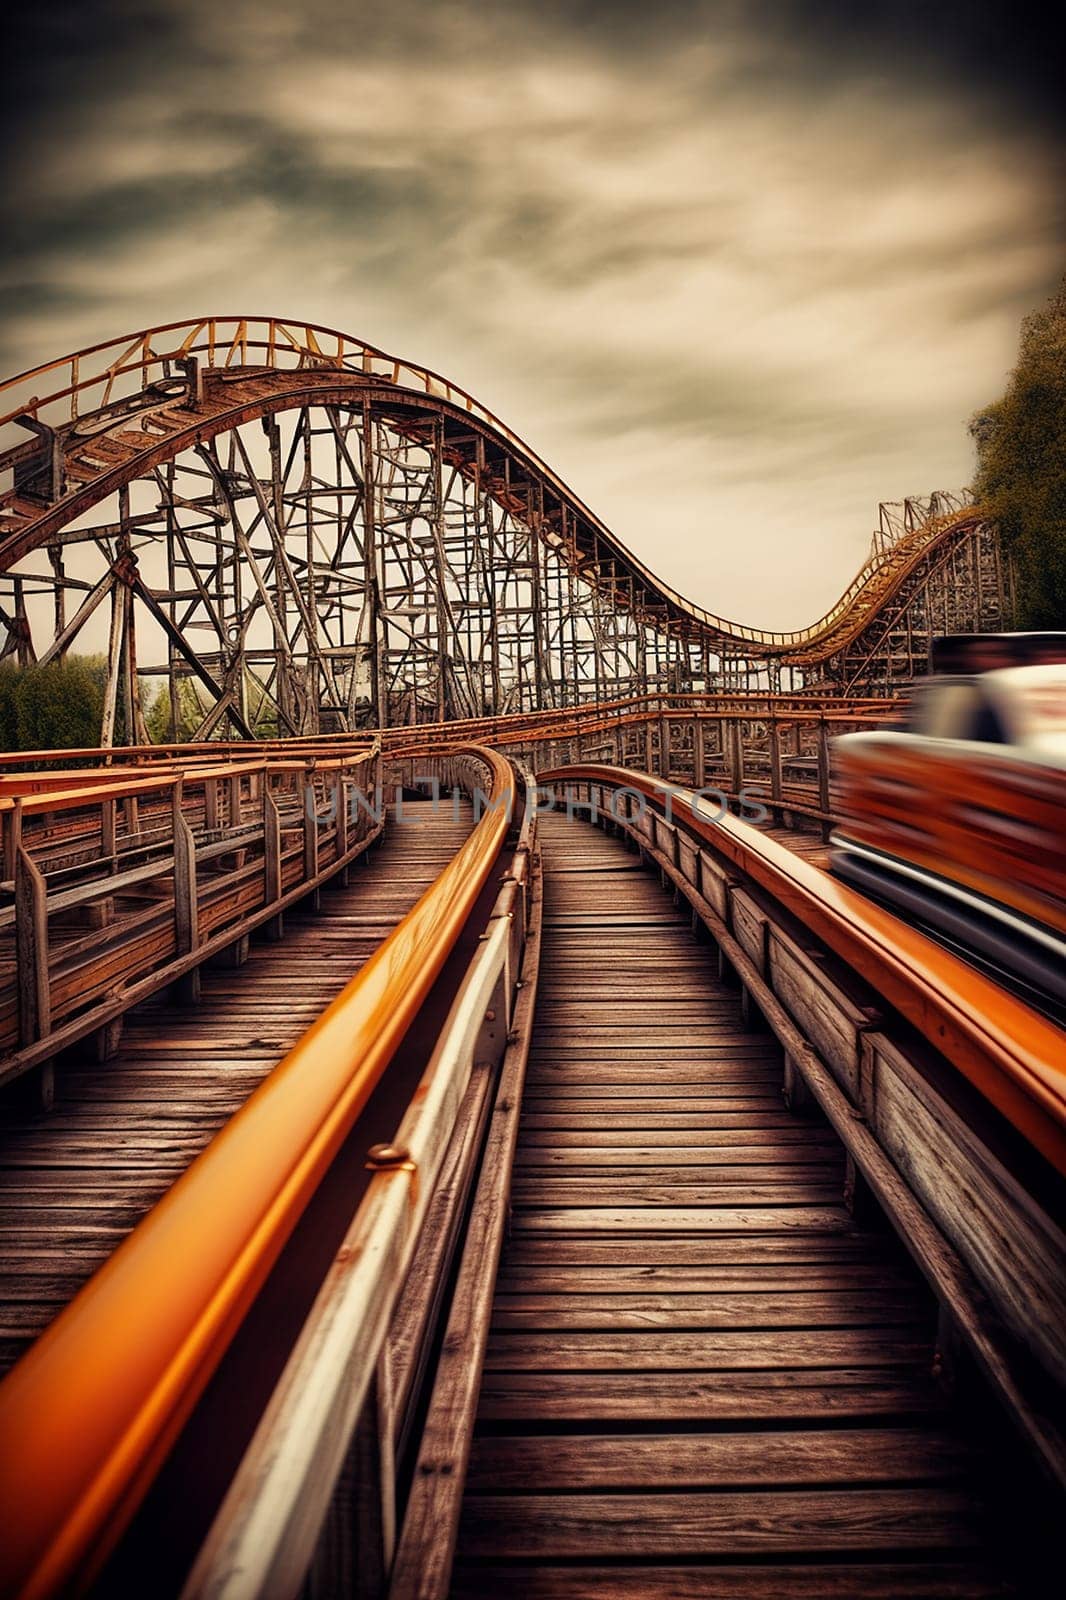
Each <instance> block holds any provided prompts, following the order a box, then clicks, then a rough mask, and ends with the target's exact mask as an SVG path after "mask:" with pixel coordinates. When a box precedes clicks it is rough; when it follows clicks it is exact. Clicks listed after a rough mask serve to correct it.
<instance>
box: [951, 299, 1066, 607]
mask: <svg viewBox="0 0 1066 1600" xmlns="http://www.w3.org/2000/svg"><path fill="white" fill-rule="evenodd" d="M970 432H971V433H972V435H973V437H974V441H975V443H976V445H977V476H976V478H975V481H974V492H975V495H976V498H977V501H978V503H979V504H980V505H981V506H982V507H984V508H985V509H986V510H987V511H988V512H989V514H990V515H991V516H992V517H994V518H995V520H996V521H997V522H998V524H999V529H1000V535H1001V537H1002V539H1003V543H1004V546H1005V548H1006V549H1007V550H1008V551H1009V552H1010V554H1011V556H1012V557H1013V560H1014V568H1015V573H1016V576H1017V591H1018V618H1017V621H1018V625H1019V626H1020V627H1023V628H1063V627H1066V279H1064V280H1063V283H1062V285H1061V287H1060V288H1059V290H1058V291H1057V293H1056V294H1055V295H1053V296H1052V298H1051V300H1050V301H1049V302H1048V304H1047V305H1046V306H1045V307H1043V309H1041V310H1040V311H1034V312H1033V313H1032V314H1031V315H1030V316H1028V317H1026V318H1025V321H1024V322H1023V323H1022V332H1021V344H1020V348H1019V352H1018V363H1017V366H1016V367H1015V368H1014V371H1013V373H1012V374H1011V377H1010V381H1009V383H1008V384H1007V389H1006V393H1005V394H1004V395H1003V398H1002V399H1001V400H997V401H996V402H995V404H994V405H991V406H988V407H987V409H986V410H984V411H981V412H979V413H978V414H977V416H976V417H974V419H973V421H972V422H971V424H970Z"/></svg>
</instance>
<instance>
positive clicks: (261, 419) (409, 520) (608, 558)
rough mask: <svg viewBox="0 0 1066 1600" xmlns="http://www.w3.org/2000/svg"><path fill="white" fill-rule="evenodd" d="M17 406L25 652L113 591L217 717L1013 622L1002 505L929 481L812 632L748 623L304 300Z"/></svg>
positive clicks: (843, 657)
mask: <svg viewBox="0 0 1066 1600" xmlns="http://www.w3.org/2000/svg"><path fill="white" fill-rule="evenodd" d="M0 407H2V408H3V415H2V416H0V430H2V434H0V444H2V445H5V446H6V448H5V449H4V450H3V453H2V454H0V468H3V469H4V470H5V473H6V475H7V482H6V483H5V486H4V491H3V493H2V496H0V572H2V573H8V574H10V575H11V579H10V582H11V583H12V588H11V590H10V593H9V596H8V598H7V599H6V600H5V602H4V605H5V610H6V620H7V623H8V641H7V648H8V649H9V650H17V651H18V652H19V654H20V657H21V658H22V659H24V660H30V659H33V657H34V656H35V655H36V656H38V657H41V656H45V657H46V658H51V657H52V656H54V655H55V654H62V652H63V651H64V650H65V649H66V648H67V646H68V645H69V643H70V642H71V640H72V639H73V638H74V637H75V636H76V635H77V634H78V632H79V631H80V630H81V629H82V628H84V626H85V624H86V623H87V622H88V621H89V619H90V617H91V616H92V615H93V614H94V613H97V612H99V616H101V617H102V616H103V615H104V611H100V610H99V608H100V607H101V606H102V603H103V602H104V601H105V600H107V599H110V611H111V630H110V644H111V646H112V649H111V654H112V655H114V654H115V653H116V651H115V646H123V645H125V647H126V650H127V654H130V653H131V647H130V645H129V642H128V641H129V639H130V635H131V633H132V634H133V636H134V642H133V645H132V659H133V661H134V668H133V676H134V677H135V675H136V671H137V665H138V658H137V655H136V651H137V638H138V636H139V637H140V640H141V655H140V658H139V666H140V669H141V670H142V672H143V670H144V668H145V666H146V665H148V666H149V667H152V668H159V667H161V665H162V661H161V658H162V657H163V656H168V657H169V663H168V664H169V672H170V677H171V680H173V678H174V677H175V675H177V676H179V677H184V678H195V680H196V683H197V685H198V686H199V688H198V692H199V693H200V695H201V704H202V706H203V710H204V718H203V720H204V723H205V724H206V730H205V731H210V729H211V728H212V727H213V726H214V725H215V724H216V723H217V722H218V721H219V720H220V719H225V718H227V717H228V718H229V720H230V721H231V722H232V723H233V724H234V727H235V728H236V730H237V731H238V732H243V731H244V728H243V727H242V726H241V724H242V723H244V724H247V722H248V721H249V720H251V721H253V722H254V721H256V720H257V719H258V720H259V722H260V724H261V723H262V720H263V717H264V715H267V714H269V716H270V718H271V719H272V720H273V723H274V725H275V726H277V727H279V728H280V730H281V731H283V732H284V731H286V730H288V731H293V732H295V731H303V730H307V729H310V728H311V727H312V726H313V725H314V724H315V723H316V720H319V719H320V724H321V726H323V727H329V726H334V727H347V726H352V725H353V724H354V723H355V722H356V721H357V720H358V718H359V714H360V712H361V711H365V710H366V709H367V708H369V707H373V708H374V710H375V711H376V716H375V717H374V720H376V721H377V722H378V723H381V724H384V723H387V722H392V721H420V722H421V721H434V720H443V719H445V718H450V717H461V716H464V715H465V716H478V715H482V714H489V715H492V714H500V713H504V712H507V711H511V710H519V709H539V708H542V707H545V706H551V705H566V704H568V703H573V701H575V700H579V699H587V698H604V697H605V693H606V692H608V691H610V690H613V691H614V692H626V691H627V690H629V691H632V692H641V691H643V690H647V689H648V688H650V687H662V688H666V687H672V688H674V689H675V690H676V689H677V688H679V687H685V688H695V689H702V688H707V687H717V686H730V685H736V686H738V687H750V686H753V685H755V684H758V683H760V682H762V683H764V684H765V683H770V684H771V685H772V686H782V687H788V688H792V687H803V686H805V685H806V686H809V684H810V683H811V682H817V681H824V682H825V683H826V684H827V685H829V686H830V687H831V688H832V689H833V690H834V691H835V692H838V693H839V692H841V691H849V692H853V691H854V690H856V689H857V690H858V692H862V691H863V688H864V687H866V686H868V685H869V684H870V683H871V682H872V681H873V679H874V678H877V680H878V681H877V687H876V690H875V692H881V693H883V692H884V689H885V687H886V686H888V687H891V684H892V681H893V679H895V678H899V677H901V676H908V675H909V674H910V672H913V670H914V667H915V662H916V661H917V662H918V663H919V665H920V664H921V661H922V659H923V641H924V640H925V639H926V637H927V636H928V634H929V633H931V632H932V631H933V629H934V628H935V627H940V628H942V627H944V626H948V627H953V626H954V627H958V626H974V627H977V626H986V627H987V626H992V625H994V624H995V623H996V622H997V621H998V620H999V619H1000V618H1001V617H1002V615H1003V614H1004V612H1005V610H1006V609H1007V608H1008V607H1009V580H1008V578H1007V576H1006V575H1005V574H1004V573H1003V572H1001V571H1000V568H999V558H998V548H997V546H996V541H995V538H994V534H993V533H992V531H991V530H989V529H988V528H987V526H986V525H985V524H984V523H983V521H982V518H981V515H980V512H979V511H978V510H976V509H974V508H973V507H965V506H961V505H959V504H958V503H957V502H954V501H952V500H951V499H950V497H944V496H933V498H932V499H931V500H930V501H929V502H927V503H918V502H907V503H906V505H905V510H904V514H903V517H902V519H901V520H900V521H897V523H896V525H895V526H894V528H893V529H892V531H891V534H890V536H889V537H882V538H881V539H880V540H879V541H877V544H876V548H875V550H874V552H873V553H872V554H871V556H870V558H869V560H868V561H867V562H866V563H865V565H864V566H863V568H862V569H861V571H860V572H859V573H858V574H857V575H856V577H855V579H854V580H853V582H852V583H851V584H850V585H849V587H848V589H847V590H846V591H845V593H844V594H843V595H842V596H841V597H840V599H839V600H838V601H837V603H836V604H835V605H834V606H833V607H832V608H831V609H830V610H829V611H828V612H827V613H826V615H825V616H824V617H822V618H820V619H818V621H816V622H814V623H812V624H811V625H810V626H809V627H807V628H804V629H800V630H796V631H795V632H791V633H775V632H771V631H768V630H763V629H758V628H752V627H748V626H745V625H742V624H739V623H734V622H731V621H729V620H727V619H725V618H723V617H720V616H717V615H715V614H714V613H713V612H711V611H708V610H706V609H705V608H703V607H702V606H699V605H697V604H695V603H693V602H691V601H689V600H687V599H685V598H684V597H683V596H682V595H680V594H678V593H677V591H676V590H674V589H672V588H671V587H670V586H669V585H668V584H665V583H664V582H662V581H661V580H660V579H659V578H657V577H656V575H655V574H654V573H653V572H652V571H651V570H650V569H649V568H648V567H647V566H646V565H645V564H644V563H643V562H641V561H640V560H639V559H638V558H637V557H636V556H635V555H634V554H633V553H632V552H631V551H629V550H628V549H627V548H626V547H625V545H624V544H623V543H622V542H621V541H620V540H619V539H618V538H617V537H616V536H615V535H614V534H612V533H611V531H610V530H609V529H608V528H607V527H605V526H604V524H603V523H602V522H601V521H600V519H599V518H598V517H596V516H595V514H594V513H593V512H592V511H591V510H589V508H588V507H587V506H586V505H584V504H583V502H582V501H581V500H580V499H578V497H577V496H576V495H575V494H574V493H573V491H572V490H571V489H569V487H568V486H567V485H566V484H565V483H564V482H563V481H562V480H561V479H560V478H559V477H558V476H557V475H556V474H555V473H554V472H552V470H551V469H550V468H549V467H548V466H547V465H546V463H544V462H543V461H542V460H540V458H539V457H538V456H537V455H536V454H535V452H534V451H533V450H531V449H530V447H529V446H528V445H526V444H525V443H524V442H523V441H522V440H521V439H520V438H519V437H518V436H517V435H516V434H514V433H513V432H512V431H511V430H510V429H509V428H507V427H506V425H505V424H504V423H502V422H501V421H500V420H499V419H498V418H497V417H495V416H493V415H492V414H491V413H490V412H489V411H488V410H487V409H486V408H485V407H483V406H482V405H480V404H479V402H477V401H476V400H475V399H474V398H473V397H472V396H471V395H469V394H467V393H466V392H465V391H464V390H462V389H460V388H458V387H457V386H456V385H454V384H452V383H450V382H449V381H448V380H447V379H445V378H443V377H441V376H439V375H438V374H436V373H433V372H431V371H429V370H428V369H425V368H422V367H419V366H417V365H414V364H412V363H408V362H405V361H401V360H399V359H397V358H395V357H392V356H389V355H386V354H385V353H384V352H382V351H379V350H377V349H375V348H374V347H372V346H370V345H367V344H365V343H363V342H361V341H359V340H355V339H352V338H350V337H348V336H347V335H345V334H343V333H339V332H336V331H335V330H329V329H322V328H315V327H312V326H310V325H307V324H302V323H295V322H285V321H282V320H279V319H265V318H258V319H256V318H209V319H203V320H200V321H195V322H189V323H183V324H172V325H169V326H167V327H163V328H157V329H151V330H147V331H145V332H142V333H139V334H136V335H132V336H130V337H129V338H126V339H123V340H118V341H115V342H113V343H110V344H107V345H101V346H97V347H95V348H93V349H90V350H86V351H81V352H78V353H77V354H76V355H73V356H70V357H67V358H64V359H63V360H62V361H58V362H54V363H51V364H49V365H46V366H42V367H39V368H36V369H34V370H33V371H31V372H28V373H25V374H22V375H21V376H20V377H18V378H15V379H12V380H10V381H9V382H8V383H6V384H4V385H3V386H0ZM253 425H256V426H253ZM27 433H28V434H29V435H30V436H29V437H26V434H27ZM105 506H106V507H107V508H108V509H107V511H106V513H105V514H104V515H103V516H102V517H101V515H100V513H101V511H102V510H103V508H104V507H105ZM885 521H886V517H885V512H884V510H883V512H882V525H883V527H884V526H885ZM90 547H91V548H92V549H93V551H94V552H95V555H96V560H95V564H94V563H93V562H92V561H88V560H86V559H85V556H86V552H87V551H88V550H89V548H90ZM75 550H76V551H77V554H75ZM42 553H45V554H46V558H47V563H48V565H47V566H44V565H42V562H41V557H42ZM34 555H36V556H37V563H36V565H34V564H33V562H32V561H30V560H29V558H30V557H32V556H34ZM79 557H80V558H81V559H79ZM101 558H102V559H101ZM945 566H949V567H950V572H949V573H946V572H945V571H944V568H945ZM949 579H950V581H949ZM242 588H243V594H242ZM104 609H105V610H106V607H105V608H104ZM134 613H136V614H137V616H138V618H139V620H138V622H136V623H134V622H133V621H132V620H131V619H132V617H133V614H134ZM97 626H98V624H97ZM146 633H148V634H151V635H152V640H153V642H152V644H151V645H150V646H149V649H148V652H147V653H146V652H145V649H144V643H143V641H144V638H145V635H146ZM783 671H784V672H785V673H786V675H787V677H788V682H787V683H784V682H783V680H782V672H783ZM249 673H250V674H251V675H252V677H253V678H254V680H255V686H256V687H255V689H254V691H252V692H251V694H250V693H249V687H248V684H247V681H246V680H247V677H248V675H249ZM309 673H310V677H311V678H312V679H313V680H314V681H313V687H312V688H311V689H310V690H309V688H308V681H307V680H308V674H309ZM130 675H131V674H130V670H129V669H127V677H129V676H130ZM116 688H117V686H116ZM205 694H206V700H204V695H205ZM129 698H131V699H132V701H133V703H132V704H129V705H127V707H126V713H127V721H128V722H129V723H130V724H131V725H132V726H133V732H134V734H135V733H136V732H137V731H138V730H137V728H136V724H137V722H138V720H139V718H140V716H141V713H140V710H139V707H138V705H137V703H136V699H137V697H136V693H133V694H132V695H131V696H130V697H129ZM116 700H117V701H118V702H119V703H121V696H120V695H118V694H117V693H116ZM120 720H121V716H120ZM112 722H114V714H112ZM258 731H262V727H261V726H260V728H259V730H258ZM105 742H108V741H107V740H106V739H105ZM126 742H133V739H132V737H127V739H126Z"/></svg>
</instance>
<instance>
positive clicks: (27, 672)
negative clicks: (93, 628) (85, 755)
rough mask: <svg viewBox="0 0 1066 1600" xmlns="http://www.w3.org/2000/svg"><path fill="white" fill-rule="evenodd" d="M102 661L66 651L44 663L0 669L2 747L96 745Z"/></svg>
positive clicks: (101, 701)
mask: <svg viewBox="0 0 1066 1600" xmlns="http://www.w3.org/2000/svg"><path fill="white" fill-rule="evenodd" d="M106 682H107V662H106V660H105V658H104V657H103V656H78V655H71V656H68V657H67V658H66V660H65V661H50V662H49V663H48V665H47V666H46V667H41V666H36V665H34V666H29V667H15V666H13V665H11V664H10V663H5V664H4V666H3V670H2V672H0V740H2V743H3V748H4V749H5V750H76V749H81V748H87V747H91V746H94V745H98V744H99V743H100V724H101V721H102V718H103V709H104V685H105V684H106Z"/></svg>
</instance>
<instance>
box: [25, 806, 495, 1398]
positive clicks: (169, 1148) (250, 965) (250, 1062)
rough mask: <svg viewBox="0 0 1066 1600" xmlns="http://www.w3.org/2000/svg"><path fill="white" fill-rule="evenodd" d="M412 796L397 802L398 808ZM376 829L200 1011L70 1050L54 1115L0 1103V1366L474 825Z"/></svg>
mask: <svg viewBox="0 0 1066 1600" xmlns="http://www.w3.org/2000/svg"><path fill="white" fill-rule="evenodd" d="M417 804H418V803H417V802H410V801H405V803H404V809H405V813H407V814H408V815H411V814H412V813H414V812H416V809H417ZM425 809H426V812H427V815H426V816H425V817H424V818H418V819H417V822H415V821H412V825H411V826H409V827H407V826H405V827H398V826H392V827H391V828H387V829H386V833H385V836H384V838H383V840H382V842H381V843H380V844H379V845H378V846H377V847H376V849H375V850H374V851H373V853H372V854H371V855H370V856H369V858H367V860H366V863H365V865H363V864H360V865H357V866H356V867H354V868H353V869H352V876H351V886H350V887H349V888H347V889H344V888H340V887H336V886H327V887H326V888H324V889H323V890H322V891H321V894H322V900H321V911H320V912H319V913H318V914H317V915H314V914H312V913H310V912H301V911H299V910H298V911H296V912H291V913H288V914H287V915H286V924H285V936H284V938H283V939H282V940H281V941H280V942H279V943H274V944H270V943H262V944H260V943H253V944H252V947H251V951H250V954H249V958H248V960H247V962H246V963H245V965H244V966H243V967H240V968H238V969H235V970H230V971H226V970H221V969H211V968H204V969H203V975H202V985H203V988H202V996H201V1001H200V1004H199V1005H197V1006H189V1007H180V1006H177V1005H175V1004H173V1003H171V1002H170V1001H169V1000H168V995H167V992H166V991H164V992H162V993H161V994H160V995H159V996H158V997H157V998H155V999H154V1000H152V1001H150V1002H148V1003H146V1004H145V1005H143V1006H141V1007H139V1008H137V1009H136V1010H134V1011H132V1012H130V1013H129V1014H128V1015H127V1017H126V1022H125V1030H124V1034H123V1041H122V1045H121V1048H120V1050H119V1052H118V1054H117V1055H116V1056H115V1057H114V1058H113V1059H112V1060H111V1061H109V1062H107V1063H105V1064H103V1065H96V1064H95V1063H93V1062H91V1061H90V1060H89V1059H88V1058H87V1057H85V1056H82V1057H81V1058H78V1057H75V1056H74V1054H73V1052H72V1053H71V1056H70V1057H69V1058H67V1059H66V1060H65V1061H64V1062H63V1063H62V1064H61V1065H60V1067H59V1070H58V1072H57V1082H56V1105H55V1108H54V1109H53V1110H52V1111H50V1112H23V1111H20V1110H19V1109H18V1106H17V1102H16V1100H15V1098H14V1096H13V1095H12V1094H9V1095H8V1096H6V1097H5V1098H4V1100H3V1102H0V1112H2V1116H3V1123H2V1127H0V1260H2V1262H3V1268H2V1272H0V1371H6V1370H7V1368H8V1367H10V1366H11V1365H12V1363H13V1362H14V1361H15V1360H16V1359H17V1358H18V1356H19V1355H20V1354H21V1353H22V1351H23V1350H24V1349H26V1348H27V1346H28V1345H29V1344H31V1343H32V1341H33V1340H34V1339H35V1338H36V1337H37V1335H38V1334H39V1333H41V1332H42V1331H43V1329H44V1328H45V1327H47V1325H48V1323H49V1322H50V1321H51V1320H52V1318H53V1317H54V1316H56V1315H57V1313H58V1312H59V1311H60V1310H61V1309H62V1308H63V1306H65V1305H66V1304H67V1302H68V1301H69V1300H70V1299H71V1298H72V1297H73V1295H74V1294H75V1293H76V1292H77V1290H78V1289H79V1288H81V1286H82V1284H83V1283H85V1282H86V1280H87V1279H88V1278H89V1277H90V1276H91V1275H92V1273H93V1272H94V1271H95V1270H96V1269H97V1267H99V1266H100V1265H101V1263H102V1262H103V1261H104V1260H105V1259H106V1258H107V1256H108V1255H109V1254H110V1253H111V1251H112V1250H114V1249H115V1248H116V1246H117V1245H118V1244H119V1243H120V1242H121V1240H122V1239H123V1238H124V1237H125V1235H126V1234H127V1233H129V1232H130V1230H131V1229H132V1228H133V1227H134V1226H135V1225H136V1223H137V1222H138V1221H139V1220H140V1219H141V1217H143V1216H144V1215H145V1213H146V1212H147V1211H148V1210H149V1209H150V1208H151V1206H153V1205H154V1204H155V1202H156V1201H157V1200H158V1199H160V1197H161V1196H162V1195H163V1194H164V1193H165V1192H166V1190H167V1189H168V1188H169V1186H170V1185H171V1184H172V1183H173V1182H174V1181H175V1179H176V1178H177V1177H178V1176H179V1175H180V1174H181V1173H182V1172H183V1171H184V1169H185V1168H186V1167H187V1166H188V1165H189V1163H190V1161H192V1160H193V1158H194V1157H195V1156H196V1155H198V1154H199V1152H200V1151H201V1150H202V1149H203V1148H204V1147H205V1145H207V1144H208V1143H209V1142H210V1140H211V1138H212V1137H213V1136H214V1134H215V1133H217V1132H218V1130H219V1129H220V1128H221V1127H222V1125H223V1124H224V1123H225V1122H226V1120H227V1119H228V1118H229V1117H230V1116H232V1114H233V1113H234V1111H236V1110H237V1108H238V1107H239V1106H240V1105H241V1103H242V1102H243V1101H244V1100H245V1099H246V1098H247V1096H248V1095H249V1094H250V1093H251V1092H252V1090H253V1089H254V1088H255V1087H256V1086H257V1085H258V1084H259V1083H260V1082H261V1081H262V1080H263V1078H265V1077H266V1075H267V1074H268V1073H269V1072H270V1071H271V1069H272V1068H273V1067H274V1065H275V1064H276V1062H277V1061H278V1060H280V1058H281V1057H282V1056H283V1055H284V1054H285V1052H286V1051H287V1050H288V1049H289V1048H290V1047H291V1046H292V1045H293V1044H294V1043H295V1042H296V1040H297V1039H298V1038H299V1036H300V1035H301V1034H302V1033H303V1032H304V1030H305V1029H306V1028H307V1027H309V1026H310V1024H311V1023H312V1022H313V1021H314V1020H315V1018H316V1017H317V1016H318V1015H319V1013H320V1012H321V1011H322V1010H323V1009H324V1008H325V1007H326V1006H327V1005H328V1004H329V1002H330V1001H331V1000H332V999H333V997H334V996H335V995H336V994H338V993H339V991H340V990H341V989H342V988H343V987H344V985H345V983H346V982H347V981H348V979H349V978H350V977H351V976H352V974H353V973H354V972H355V971H356V970H357V969H358V968H359V967H360V966H361V965H362V964H363V962H364V961H365V960H366V959H367V957H368V956H369V955H370V954H371V953H372V952H373V951H374V950H375V949H376V948H377V946H378V945H379V944H380V943H381V940H382V939H383V938H384V937H385V935H386V934H387V933H389V931H390V930H391V929H392V928H393V927H394V926H395V924H396V923H397V922H398V921H399V919H400V918H401V917H402V916H403V915H404V914H405V913H406V912H407V911H408V910H409V909H410V908H411V906H412V905H414V903H415V901H416V900H417V899H418V897H419V896H420V895H421V894H422V892H423V891H424V890H425V889H426V888H428V886H429V884H430V883H431V882H432V881H433V879H434V878H435V877H436V876H437V875H438V873H439V872H440V871H441V869H442V868H443V867H444V866H445V864H446V863H447V862H448V860H449V859H450V858H451V857H452V855H454V853H455V851H456V850H457V849H458V847H459V845H460V844H461V843H462V842H463V840H464V839H465V838H466V836H467V834H468V832H469V827H470V808H469V805H468V804H466V803H465V802H464V803H463V811H462V814H461V820H459V821H456V820H455V819H454V814H453V812H452V809H451V804H450V803H449V806H448V807H447V808H446V809H444V810H442V812H441V813H440V815H439V816H437V817H434V816H432V815H430V814H429V812H430V808H429V807H428V806H427V807H426V808H425Z"/></svg>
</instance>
